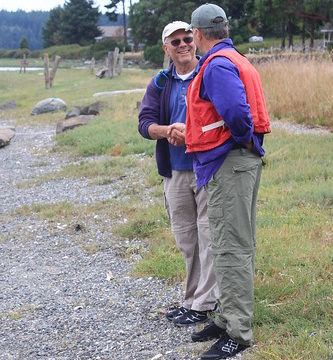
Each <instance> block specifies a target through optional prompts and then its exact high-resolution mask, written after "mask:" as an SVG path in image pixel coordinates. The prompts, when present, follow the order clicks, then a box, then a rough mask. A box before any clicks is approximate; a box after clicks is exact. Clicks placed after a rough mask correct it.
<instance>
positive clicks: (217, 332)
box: [191, 321, 225, 342]
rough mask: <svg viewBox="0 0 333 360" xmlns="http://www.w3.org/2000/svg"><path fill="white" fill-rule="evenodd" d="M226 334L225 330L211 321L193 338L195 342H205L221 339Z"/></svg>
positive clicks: (195, 333)
mask: <svg viewBox="0 0 333 360" xmlns="http://www.w3.org/2000/svg"><path fill="white" fill-rule="evenodd" d="M224 333H225V330H224V329H222V328H220V327H219V326H217V325H215V324H214V322H212V321H211V322H210V323H209V324H208V325H206V326H205V327H204V328H203V329H202V330H201V331H198V332H194V333H193V334H192V335H191V338H192V341H193V342H203V341H209V340H213V339H219V338H220V337H221V336H222V335H223V334H224Z"/></svg>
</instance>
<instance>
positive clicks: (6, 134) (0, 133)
mask: <svg viewBox="0 0 333 360" xmlns="http://www.w3.org/2000/svg"><path fill="white" fill-rule="evenodd" d="M14 135H15V131H14V130H12V129H8V128H0V147H3V146H6V145H8V144H9V143H10V140H11V139H12V138H13V137H14Z"/></svg>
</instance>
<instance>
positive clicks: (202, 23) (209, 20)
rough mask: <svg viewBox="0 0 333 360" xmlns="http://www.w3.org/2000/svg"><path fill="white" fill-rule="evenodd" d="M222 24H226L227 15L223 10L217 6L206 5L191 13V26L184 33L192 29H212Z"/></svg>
mask: <svg viewBox="0 0 333 360" xmlns="http://www.w3.org/2000/svg"><path fill="white" fill-rule="evenodd" d="M223 23H224V24H228V19H227V15H226V14H225V12H224V10H223V9H222V8H221V7H219V6H217V5H214V4H209V3H206V4H204V5H201V6H199V7H198V8H197V9H195V10H194V11H193V13H192V17H191V24H190V26H188V27H187V28H186V31H189V30H192V29H193V28H199V29H208V28H214V27H217V26H218V25H221V24H223Z"/></svg>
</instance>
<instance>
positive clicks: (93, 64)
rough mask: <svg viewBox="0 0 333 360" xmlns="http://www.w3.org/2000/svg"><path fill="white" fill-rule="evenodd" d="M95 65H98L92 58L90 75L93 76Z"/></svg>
mask: <svg viewBox="0 0 333 360" xmlns="http://www.w3.org/2000/svg"><path fill="white" fill-rule="evenodd" d="M95 64H96V61H95V58H94V57H92V58H91V63H90V74H93V73H94V72H95Z"/></svg>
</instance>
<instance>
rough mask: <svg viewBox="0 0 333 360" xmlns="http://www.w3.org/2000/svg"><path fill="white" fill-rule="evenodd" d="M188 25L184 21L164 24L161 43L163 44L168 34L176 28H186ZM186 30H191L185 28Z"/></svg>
mask: <svg viewBox="0 0 333 360" xmlns="http://www.w3.org/2000/svg"><path fill="white" fill-rule="evenodd" d="M189 26H190V24H188V23H186V22H184V21H173V22H172V23H170V24H168V25H166V26H165V27H164V29H163V32H162V42H163V44H165V40H166V38H167V37H168V36H170V35H171V34H173V33H174V32H175V31H177V30H181V29H182V30H185V31H186V28H188V27H189ZM187 31H191V32H192V30H187Z"/></svg>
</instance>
